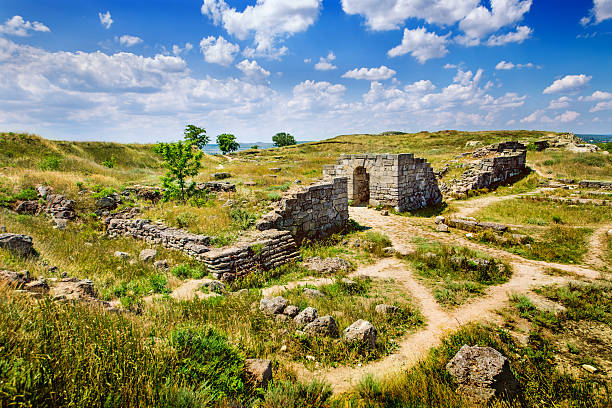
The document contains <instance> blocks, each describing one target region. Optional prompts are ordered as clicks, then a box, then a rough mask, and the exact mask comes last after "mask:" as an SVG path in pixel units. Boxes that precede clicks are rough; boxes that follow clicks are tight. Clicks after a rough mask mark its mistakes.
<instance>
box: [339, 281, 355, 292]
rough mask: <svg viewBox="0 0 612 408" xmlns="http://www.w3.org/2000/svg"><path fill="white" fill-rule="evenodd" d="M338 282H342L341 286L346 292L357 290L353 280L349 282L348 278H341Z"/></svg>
mask: <svg viewBox="0 0 612 408" xmlns="http://www.w3.org/2000/svg"><path fill="white" fill-rule="evenodd" d="M340 282H342V284H343V285H344V286H345V288H346V289H347V290H348V291H351V290H354V289H355V288H357V282H355V281H354V280H351V279H349V278H342V279H340Z"/></svg>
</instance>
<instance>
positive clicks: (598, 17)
mask: <svg viewBox="0 0 612 408" xmlns="http://www.w3.org/2000/svg"><path fill="white" fill-rule="evenodd" d="M611 18H612V0H594V1H593V8H592V9H591V10H590V11H589V15H588V16H585V17H582V18H581V19H580V24H582V25H587V24H590V23H595V24H599V23H601V22H602V21H605V20H608V19H611Z"/></svg>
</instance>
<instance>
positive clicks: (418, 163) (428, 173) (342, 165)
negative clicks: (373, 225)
mask: <svg viewBox="0 0 612 408" xmlns="http://www.w3.org/2000/svg"><path fill="white" fill-rule="evenodd" d="M323 177H324V178H325V179H331V178H334V177H346V178H347V179H348V186H347V187H348V189H347V190H348V197H349V199H350V200H352V201H353V203H355V204H361V203H363V204H370V205H388V206H391V207H394V208H395V209H396V210H398V211H409V210H414V209H418V208H423V207H427V206H430V205H435V204H438V203H439V202H440V201H442V194H441V193H440V190H439V189H438V184H437V182H436V178H435V175H434V173H433V171H432V169H431V166H430V165H429V163H428V162H427V161H426V160H425V159H419V158H415V157H414V156H413V155H412V154H353V155H342V156H340V158H339V159H338V163H337V164H336V165H327V166H323Z"/></svg>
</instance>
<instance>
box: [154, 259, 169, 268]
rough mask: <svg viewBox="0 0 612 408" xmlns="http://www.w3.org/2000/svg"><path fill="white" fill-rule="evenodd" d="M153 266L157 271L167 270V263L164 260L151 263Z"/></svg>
mask: <svg viewBox="0 0 612 408" xmlns="http://www.w3.org/2000/svg"><path fill="white" fill-rule="evenodd" d="M153 266H154V267H156V268H157V269H168V261H167V260H165V259H162V260H159V261H155V262H153Z"/></svg>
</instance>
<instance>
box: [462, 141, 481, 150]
mask: <svg viewBox="0 0 612 408" xmlns="http://www.w3.org/2000/svg"><path fill="white" fill-rule="evenodd" d="M480 145H482V142H481V141H480V140H468V141H467V142H465V147H466V148H470V147H477V146H480Z"/></svg>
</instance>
